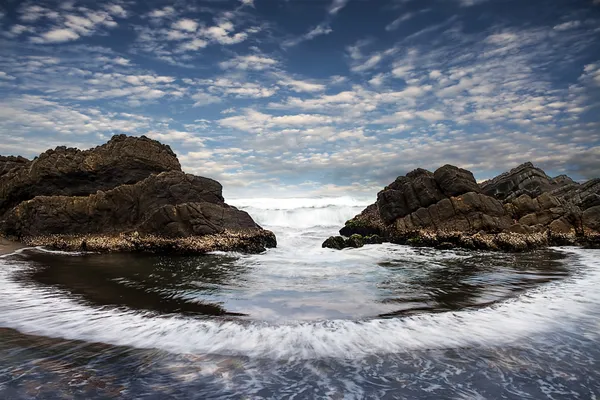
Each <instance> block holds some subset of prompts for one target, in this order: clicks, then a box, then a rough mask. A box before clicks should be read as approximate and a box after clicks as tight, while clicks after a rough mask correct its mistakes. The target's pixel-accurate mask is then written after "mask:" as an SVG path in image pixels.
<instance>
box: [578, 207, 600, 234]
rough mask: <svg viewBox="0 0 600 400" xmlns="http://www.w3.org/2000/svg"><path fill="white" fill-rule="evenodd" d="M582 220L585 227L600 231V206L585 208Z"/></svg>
mask: <svg viewBox="0 0 600 400" xmlns="http://www.w3.org/2000/svg"><path fill="white" fill-rule="evenodd" d="M582 220H583V226H584V228H586V229H591V230H594V231H597V232H600V206H594V207H590V208H588V209H587V210H585V211H584V212H583V216H582Z"/></svg>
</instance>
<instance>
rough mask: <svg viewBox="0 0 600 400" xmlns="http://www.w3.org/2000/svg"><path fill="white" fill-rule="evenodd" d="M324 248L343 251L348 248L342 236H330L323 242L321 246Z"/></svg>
mask: <svg viewBox="0 0 600 400" xmlns="http://www.w3.org/2000/svg"><path fill="white" fill-rule="evenodd" d="M321 247H323V248H328V249H335V250H342V249H344V248H346V241H345V239H344V238H343V237H341V236H330V237H329V238H328V239H327V240H325V241H324V242H323V244H322V245H321Z"/></svg>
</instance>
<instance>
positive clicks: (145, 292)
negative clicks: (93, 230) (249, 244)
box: [20, 252, 244, 316]
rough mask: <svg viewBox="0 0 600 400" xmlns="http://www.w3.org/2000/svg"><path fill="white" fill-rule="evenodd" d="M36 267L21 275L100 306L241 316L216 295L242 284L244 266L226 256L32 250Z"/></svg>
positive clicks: (31, 255) (168, 312) (165, 312)
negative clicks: (213, 299) (77, 253)
mask: <svg viewBox="0 0 600 400" xmlns="http://www.w3.org/2000/svg"><path fill="white" fill-rule="evenodd" d="M28 257H29V259H30V261H32V263H33V264H32V265H33V268H30V269H27V270H25V271H24V272H23V273H22V274H21V275H20V279H23V280H32V281H34V282H37V283H41V284H44V285H51V286H54V287H57V288H59V289H61V290H63V291H66V292H68V293H70V294H71V295H74V296H77V297H79V298H81V299H83V300H84V301H87V302H89V303H91V304H92V305H96V306H115V307H121V306H124V307H128V308H130V309H136V310H148V311H153V312H157V313H163V314H171V313H179V314H188V315H189V314H192V315H199V316H201V315H212V316H241V315H243V314H241V313H233V312H228V311H227V310H226V309H225V308H224V307H223V305H222V304H219V303H218V302H210V298H211V296H212V295H215V294H217V292H219V291H223V290H227V288H228V287H229V286H232V287H233V286H237V285H240V284H243V278H242V277H241V276H240V275H242V274H243V270H244V268H243V267H242V266H239V265H235V264H234V262H233V261H234V260H235V258H232V257H227V256H217V255H214V256H205V257H185V256H181V257H173V256H169V257H166V256H154V255H139V254H135V255H133V254H104V255H100V254H91V255H85V256H78V257H71V256H64V255H53V254H45V253H35V252H33V253H30V254H28Z"/></svg>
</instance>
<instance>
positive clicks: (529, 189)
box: [480, 162, 556, 200]
mask: <svg viewBox="0 0 600 400" xmlns="http://www.w3.org/2000/svg"><path fill="white" fill-rule="evenodd" d="M480 186H481V192H482V193H483V194H485V195H488V196H492V197H494V198H496V199H498V200H511V199H515V198H517V197H519V196H521V195H523V194H527V195H529V196H530V197H532V198H535V197H537V196H539V195H541V194H542V193H544V192H548V191H550V190H552V189H555V188H556V185H555V184H553V182H552V179H551V178H550V177H549V176H548V175H546V173H545V172H544V171H542V170H541V169H539V168H536V167H534V166H533V164H532V163H530V162H527V163H524V164H521V165H519V166H518V167H516V168H513V169H511V170H510V171H509V172H505V173H503V174H502V175H499V176H497V177H496V178H494V179H491V180H489V181H485V182H483V183H482V184H481V185H480Z"/></svg>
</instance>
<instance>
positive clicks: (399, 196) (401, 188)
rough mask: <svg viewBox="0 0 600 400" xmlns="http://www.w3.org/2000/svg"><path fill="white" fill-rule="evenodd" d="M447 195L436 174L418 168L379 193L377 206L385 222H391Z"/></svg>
mask: <svg viewBox="0 0 600 400" xmlns="http://www.w3.org/2000/svg"><path fill="white" fill-rule="evenodd" d="M445 197H446V196H445V195H444V193H443V192H442V191H441V190H440V188H439V187H438V185H437V182H436V180H435V178H434V175H433V174H432V173H431V172H429V171H427V170H424V169H421V168H418V169H416V170H414V171H411V172H409V173H408V174H406V176H400V177H398V178H397V179H396V180H395V181H394V182H393V183H392V184H390V185H389V186H387V187H386V188H385V189H384V190H382V191H381V192H379V193H378V194H377V208H378V210H379V215H380V217H381V219H382V220H383V222H384V223H386V224H390V223H392V222H394V221H395V220H396V219H398V218H402V217H404V216H406V215H408V214H410V213H412V212H414V211H416V210H418V209H419V208H421V207H428V206H430V205H431V204H435V203H437V202H438V201H440V200H442V199H444V198H445Z"/></svg>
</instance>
